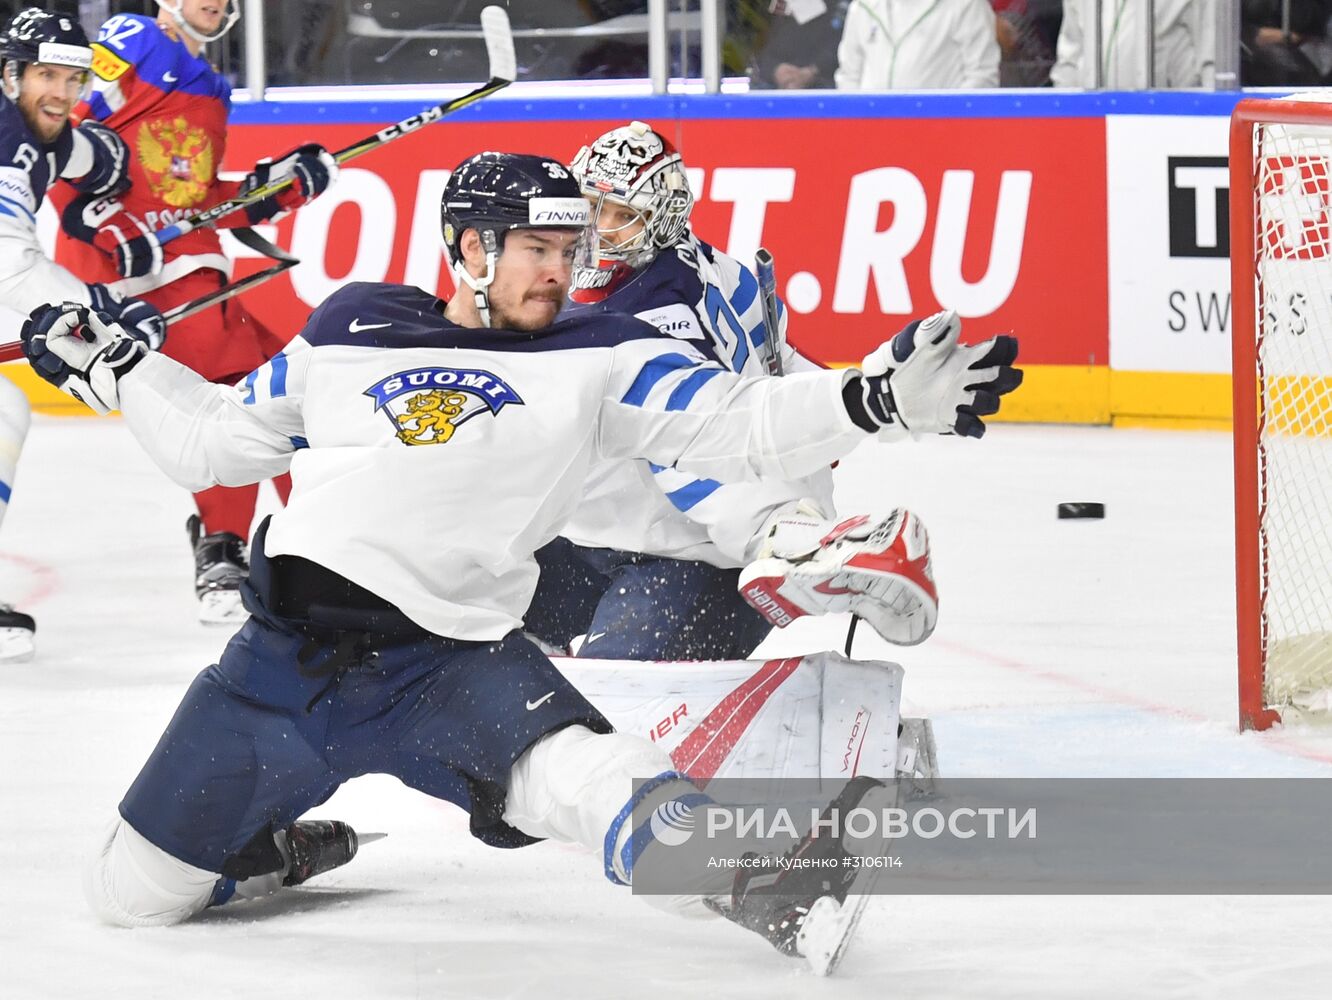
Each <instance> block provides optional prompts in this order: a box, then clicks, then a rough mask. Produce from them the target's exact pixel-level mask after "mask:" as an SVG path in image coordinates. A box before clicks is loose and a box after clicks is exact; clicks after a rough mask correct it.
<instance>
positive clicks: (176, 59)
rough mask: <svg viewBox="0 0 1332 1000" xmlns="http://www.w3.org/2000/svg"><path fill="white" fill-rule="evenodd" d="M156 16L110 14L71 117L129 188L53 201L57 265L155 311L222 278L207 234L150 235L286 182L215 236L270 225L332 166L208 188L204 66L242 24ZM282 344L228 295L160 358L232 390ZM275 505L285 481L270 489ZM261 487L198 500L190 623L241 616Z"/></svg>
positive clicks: (224, 111)
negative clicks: (125, 175) (209, 50)
mask: <svg viewBox="0 0 1332 1000" xmlns="http://www.w3.org/2000/svg"><path fill="white" fill-rule="evenodd" d="M158 6H159V7H160V10H159V11H158V15H157V19H156V20H153V19H152V18H148V17H143V16H140V15H135V14H119V15H117V16H115V17H112V18H110V19H109V20H108V21H107V22H106V23H105V24H104V25H102V28H101V31H100V33H99V34H98V37H97V42H96V43H95V44H94V45H93V53H94V58H93V66H92V68H93V74H94V80H93V89H92V93H91V94H90V95H89V97H88V98H87V100H85V101H83V102H82V103H80V104H79V105H78V107H77V108H75V110H74V118H75V120H76V121H82V120H95V121H100V122H103V123H105V124H106V125H109V126H111V127H112V128H113V129H115V130H116V131H117V132H118V133H120V135H121V136H122V138H123V139H124V140H125V142H126V144H127V145H128V147H129V149H130V156H131V166H130V173H129V177H130V181H131V184H130V186H129V189H128V190H126V191H124V193H122V194H120V195H118V196H116V197H114V198H95V197H86V196H78V193H77V192H75V191H72V190H69V189H66V190H64V191H63V192H60V193H59V194H58V195H57V205H58V207H59V208H60V209H62V211H61V223H62V226H63V228H64V230H65V232H66V233H67V234H68V236H70V237H73V239H72V240H71V239H66V240H64V241H63V242H62V245H61V247H60V251H59V253H60V259H61V260H62V261H63V262H65V263H66V264H67V265H68V266H69V267H70V269H71V270H73V271H74V272H75V273H77V274H79V275H81V276H83V277H84V278H85V279H87V280H89V281H105V282H108V283H113V287H115V288H117V289H118V290H121V291H123V292H125V293H126V294H133V295H142V296H143V298H145V299H146V300H148V301H149V302H152V303H153V304H154V305H156V306H157V307H158V308H159V309H161V310H162V311H163V312H165V311H167V310H169V309H172V308H173V307H175V306H178V305H181V304H183V303H186V302H189V301H192V300H194V299H197V298H199V297H200V296H203V295H207V294H208V293H209V292H212V291H215V290H216V289H218V288H221V287H222V286H223V285H224V284H225V283H226V282H227V281H228V279H229V277H230V275H231V267H232V264H231V261H230V260H229V259H228V258H227V257H226V256H225V255H224V254H223V252H222V246H221V243H220V240H219V237H218V234H217V231H216V230H215V229H211V228H201V229H196V230H194V231H193V232H191V233H189V234H187V235H185V236H182V237H181V238H179V239H177V240H175V241H173V242H171V243H170V244H169V245H167V246H162V245H160V244H159V243H158V242H157V240H156V238H155V237H154V236H153V231H154V230H158V229H161V228H162V227H164V226H168V225H171V224H172V223H174V222H176V221H177V220H179V219H180V218H182V217H184V216H185V215H188V214H190V213H192V212H195V211H198V210H200V209H205V208H208V207H210V206H212V205H215V204H217V203H218V202H221V201H225V200H227V199H229V198H232V197H235V196H236V194H237V193H238V191H240V190H241V189H242V188H245V187H254V186H257V185H260V184H264V183H266V182H268V181H269V180H272V179H275V178H277V177H280V176H285V175H287V174H294V175H295V178H296V182H295V184H293V185H292V186H291V187H290V188H288V189H287V190H286V191H284V192H283V193H281V194H279V195H275V196H273V197H272V198H268V199H265V200H264V201H262V202H259V203H258V204H256V205H254V206H251V207H250V208H248V209H245V210H242V211H237V212H235V213H233V214H232V215H230V216H227V217H225V218H224V219H222V220H221V222H220V223H219V224H220V225H221V226H222V227H223V228H228V227H233V228H235V227H244V226H250V225H255V224H258V223H261V222H267V221H271V220H272V219H274V218H277V217H278V216H280V215H282V214H284V213H285V212H287V211H290V210H291V209H294V208H297V207H299V206H300V205H302V204H304V203H306V202H307V201H309V200H311V199H312V198H315V197H317V196H318V195H320V194H322V193H323V192H324V190H325V189H327V187H328V186H329V184H330V183H332V181H333V180H334V178H335V177H336V176H337V164H336V163H335V162H334V160H333V158H332V156H330V155H329V153H328V151H327V150H325V149H324V148H323V147H322V146H318V145H314V144H311V145H305V146H301V147H299V148H298V149H295V150H293V151H291V152H290V153H289V154H287V155H285V156H283V157H279V158H278V159H277V160H275V161H273V162H261V163H260V164H258V165H257V166H256V167H255V169H254V171H253V172H251V173H250V175H249V176H248V177H247V178H246V179H245V180H244V181H242V182H240V183H237V182H234V181H222V180H219V179H218V176H217V171H218V167H219V166H220V165H221V163H222V158H223V154H224V153H225V151H226V140H227V133H226V129H227V115H228V112H229V110H230V106H231V86H230V84H228V83H227V81H226V79H225V78H224V77H223V76H222V75H221V74H219V73H218V72H217V71H216V70H215V69H214V68H213V67H212V66H211V65H210V64H209V62H208V60H207V59H206V58H205V56H204V53H203V50H204V46H205V45H206V44H207V43H209V42H212V41H216V40H217V39H219V38H221V37H222V36H223V35H224V34H226V32H227V30H228V29H229V28H230V27H231V26H232V25H233V24H234V23H235V21H236V19H237V18H238V17H239V16H240V12H239V8H238V6H237V4H236V0H176V2H175V3H174V4H172V3H168V2H165V0H164V2H161V3H159V5H158ZM287 337H288V335H287V334H286V333H283V332H280V331H279V332H275V331H272V330H269V329H268V328H267V327H266V326H265V325H264V324H263V323H262V322H260V321H259V320H258V319H257V318H256V317H255V316H253V315H252V314H251V313H250V312H249V311H248V310H247V309H246V308H245V306H244V305H243V304H242V303H241V301H240V300H239V299H234V298H233V299H231V300H229V301H227V302H224V303H222V304H220V305H218V306H214V307H213V308H211V309H207V310H204V311H203V312H200V313H198V314H196V315H194V316H192V317H189V318H187V319H184V320H181V321H180V322H177V323H176V324H175V325H173V327H172V330H171V342H170V345H169V346H168V347H167V348H166V349H167V351H168V352H169V355H170V356H171V357H173V358H175V359H176V360H178V361H180V362H181V363H183V364H185V365H187V366H189V367H190V368H192V369H194V370H195V371H197V372H198V373H199V374H201V375H203V376H204V377H205V378H207V379H209V380H210V381H213V382H223V383H231V382H235V381H236V380H237V379H238V378H240V377H242V376H243V375H245V374H246V373H247V372H251V371H253V370H254V369H255V368H257V367H258V366H259V365H261V364H263V363H264V362H265V361H266V360H268V359H269V358H270V357H272V356H273V355H274V354H276V353H277V352H278V351H279V350H281V348H282V346H283V344H284V343H285V342H286V340H287ZM274 484H275V485H276V486H277V487H278V492H279V495H280V496H281V497H282V499H283V500H284V501H285V499H286V494H287V492H288V491H289V489H290V486H289V483H288V481H287V479H286V477H285V476H284V477H282V478H281V479H280V480H275V481H274ZM257 497H258V486H244V487H229V486H216V487H213V488H212V489H208V490H204V491H203V492H201V493H197V494H195V497H194V499H195V504H196V506H197V507H198V515H197V516H195V517H191V518H190V521H189V525H188V528H189V532H190V537H191V541H192V542H193V545H194V556H195V567H196V578H195V592H196V594H197V596H198V597H199V601H200V606H199V617H200V620H202V621H205V622H227V621H233V620H236V619H238V618H240V617H243V616H244V610H243V609H242V608H241V606H240V597H239V591H238V589H237V588H238V587H239V586H240V581H241V580H242V579H243V578H244V576H245V567H246V556H245V543H246V541H247V539H248V537H249V530H250V523H251V521H252V520H253V518H254V510H255V502H256V500H257Z"/></svg>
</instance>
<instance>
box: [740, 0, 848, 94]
mask: <svg viewBox="0 0 1332 1000" xmlns="http://www.w3.org/2000/svg"><path fill="white" fill-rule="evenodd" d="M849 6H850V0H828V2H824V0H774V2H773V4H772V13H771V15H770V17H771V22H770V24H769V26H768V31H767V37H766V38H765V40H764V44H763V46H762V48H761V49H760V50H759V52H758V53H757V54H756V59H755V62H756V69H755V74H754V76H755V79H754V86H755V87H759V88H765V89H766V88H770V87H772V88H776V89H778V90H809V89H815V88H821V89H825V90H831V89H832V87H833V74H834V73H836V72H837V43H838V42H839V41H840V40H841V37H842V25H843V23H844V22H845V21H846V10H847V8H848V7H849Z"/></svg>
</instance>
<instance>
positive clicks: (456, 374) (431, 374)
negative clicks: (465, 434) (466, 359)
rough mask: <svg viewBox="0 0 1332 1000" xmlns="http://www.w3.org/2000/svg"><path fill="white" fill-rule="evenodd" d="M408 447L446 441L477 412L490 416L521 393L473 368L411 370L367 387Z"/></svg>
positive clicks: (367, 393) (513, 401) (516, 402)
mask: <svg viewBox="0 0 1332 1000" xmlns="http://www.w3.org/2000/svg"><path fill="white" fill-rule="evenodd" d="M365 395H367V396H369V397H370V398H371V399H373V400H374V401H375V409H376V410H381V411H382V412H383V413H384V416H385V417H387V418H388V420H389V423H390V424H392V425H393V433H394V436H395V437H397V439H398V440H399V441H401V442H402V443H403V444H407V445H419V444H444V443H446V442H447V441H449V440H451V439H452V437H453V434H454V431H456V430H457V429H458V427H459V426H461V425H462V424H464V423H466V422H467V421H468V420H471V419H472V417H474V416H476V415H477V414H479V413H489V414H490V415H491V416H494V415H495V414H497V413H499V411H500V410H501V409H502V408H503V407H504V406H505V404H507V403H515V404H517V405H519V406H521V405H523V401H522V399H521V397H519V395H518V393H517V392H515V391H514V390H513V388H512V387H511V386H510V385H509V384H508V383H507V382H505V381H504V380H503V379H502V378H500V377H499V376H498V375H495V374H493V373H491V372H487V371H480V370H478V369H474V368H413V369H412V370H411V371H405V372H398V373H396V374H394V375H390V376H389V377H388V378H386V379H381V380H380V381H378V382H376V383H375V384H374V385H372V386H371V387H370V388H369V389H366V390H365Z"/></svg>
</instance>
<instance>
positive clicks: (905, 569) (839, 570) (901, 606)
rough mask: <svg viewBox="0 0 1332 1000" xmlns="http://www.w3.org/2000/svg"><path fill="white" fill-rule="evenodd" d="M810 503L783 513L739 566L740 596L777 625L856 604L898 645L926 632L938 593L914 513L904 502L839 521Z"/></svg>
mask: <svg viewBox="0 0 1332 1000" xmlns="http://www.w3.org/2000/svg"><path fill="white" fill-rule="evenodd" d="M807 510H808V508H804V507H802V508H799V509H797V510H796V511H795V512H794V513H785V514H779V515H777V517H776V518H775V519H774V521H773V523H772V525H771V527H770V528H769V531H768V538H767V542H766V543H765V544H764V548H763V554H762V556H761V557H760V558H759V559H757V560H755V561H754V562H752V563H750V564H749V565H748V566H746V567H745V568H744V570H742V571H741V573H740V594H741V596H742V597H744V599H745V600H746V601H748V602H749V603H750V604H751V605H752V606H753V607H754V608H755V609H756V610H757V611H758V612H759V614H761V615H763V617H765V618H766V619H768V621H770V622H772V624H774V625H776V626H777V627H778V628H784V627H785V626H787V625H789V624H790V623H791V622H792V621H794V620H795V619H796V618H800V617H801V616H803V615H826V614H836V613H838V612H846V611H850V612H852V613H854V614H858V615H860V617H862V618H864V619H865V621H867V622H869V623H870V624H871V625H872V626H874V630H875V631H876V632H878V633H879V635H881V636H883V637H884V638H885V639H887V640H888V641H889V642H892V643H896V644H898V645H900V646H914V645H915V644H916V643H918V642H924V641H925V640H926V639H928V638H929V636H930V633H931V632H933V631H934V625H935V622H936V621H937V620H938V617H939V595H938V592H937V591H936V590H935V587H934V576H933V575H932V574H931V572H930V541H929V536H928V535H927V534H926V533H925V526H924V525H923V524H921V522H920V520H919V519H918V518H917V517H916V515H914V514H912V513H911V512H910V511H908V510H903V509H902V508H900V507H899V508H898V509H897V510H894V511H893V512H892V513H891V514H889V515H888V516H887V517H883V518H878V519H876V518H873V517H870V516H869V515H865V514H862V515H860V516H858V517H851V518H847V519H846V520H844V521H841V522H835V521H829V520H824V519H823V518H820V517H816V516H813V515H812V514H810V513H807Z"/></svg>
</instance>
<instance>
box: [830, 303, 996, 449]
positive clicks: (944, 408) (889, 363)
mask: <svg viewBox="0 0 1332 1000" xmlns="http://www.w3.org/2000/svg"><path fill="white" fill-rule="evenodd" d="M961 332H962V321H961V320H959V319H958V318H957V313H955V312H953V311H952V310H951V309H948V310H945V311H943V312H940V313H935V314H934V315H933V316H930V317H929V318H927V319H923V320H914V321H913V322H911V323H909V324H907V326H906V328H905V329H903V330H902V332H900V333H899V334H897V335H896V336H895V337H893V339H892V340H890V341H888V342H887V343H885V344H881V345H880V346H879V347H878V348H877V349H876V350H875V351H874V352H873V353H871V354H870V355H869V356H868V357H866V358H865V360H864V361H863V362H862V363H861V366H860V370H861V377H860V378H859V379H852V380H850V381H849V382H847V384H846V386H845V388H844V389H843V390H842V398H843V399H844V400H845V401H846V407H847V411H848V412H849V413H850V414H851V419H852V420H854V421H855V422H856V424H858V425H859V426H861V427H863V428H864V429H865V430H867V431H875V430H877V431H878V432H879V438H880V440H885V441H896V440H900V439H902V438H904V437H906V436H907V435H911V436H912V437H919V436H920V435H922V434H957V435H959V436H960V437H976V438H978V437H980V436H982V435H983V434H984V433H985V422H984V421H983V420H981V417H984V416H987V415H989V414H991V413H997V412H998V411H999V397H1000V396H1003V395H1005V394H1007V393H1010V392H1012V391H1013V390H1014V389H1016V388H1017V387H1018V386H1019V385H1021V384H1022V371H1021V370H1020V369H1017V368H1014V367H1013V362H1015V361H1016V360H1017V353H1018V342H1017V339H1016V338H1014V337H1008V336H1001V337H992V338H990V339H989V340H986V341H984V342H982V343H979V344H973V345H966V344H959V343H958V342H957V341H958V336H959V335H960V334H961Z"/></svg>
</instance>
